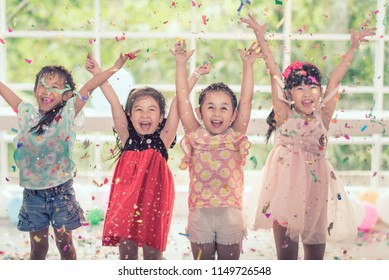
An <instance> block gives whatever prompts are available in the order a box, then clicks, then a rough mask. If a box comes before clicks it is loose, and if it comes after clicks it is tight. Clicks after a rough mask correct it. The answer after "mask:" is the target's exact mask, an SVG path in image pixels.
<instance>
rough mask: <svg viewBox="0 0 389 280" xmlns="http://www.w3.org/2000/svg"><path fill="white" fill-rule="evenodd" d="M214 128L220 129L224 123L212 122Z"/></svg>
mask: <svg viewBox="0 0 389 280" xmlns="http://www.w3.org/2000/svg"><path fill="white" fill-rule="evenodd" d="M211 123H212V126H213V127H215V128H219V127H221V126H222V124H223V122H222V121H211Z"/></svg>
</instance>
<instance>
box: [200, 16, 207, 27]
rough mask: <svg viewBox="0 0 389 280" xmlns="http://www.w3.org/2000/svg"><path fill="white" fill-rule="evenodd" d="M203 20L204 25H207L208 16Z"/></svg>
mask: <svg viewBox="0 0 389 280" xmlns="http://www.w3.org/2000/svg"><path fill="white" fill-rule="evenodd" d="M201 18H202V19H203V24H204V25H207V21H208V20H207V16H202V17H201Z"/></svg>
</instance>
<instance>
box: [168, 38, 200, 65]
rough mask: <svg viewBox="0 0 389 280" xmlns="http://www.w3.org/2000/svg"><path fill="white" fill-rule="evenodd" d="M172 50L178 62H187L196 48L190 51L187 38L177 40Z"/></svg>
mask: <svg viewBox="0 0 389 280" xmlns="http://www.w3.org/2000/svg"><path fill="white" fill-rule="evenodd" d="M170 52H171V53H172V55H173V56H174V58H175V59H176V62H177V63H179V62H185V63H186V62H187V61H188V59H189V58H190V57H191V56H192V54H193V53H194V50H191V51H190V52H188V51H187V50H186V42H185V40H182V41H179V42H177V43H176V44H175V46H174V51H173V50H170Z"/></svg>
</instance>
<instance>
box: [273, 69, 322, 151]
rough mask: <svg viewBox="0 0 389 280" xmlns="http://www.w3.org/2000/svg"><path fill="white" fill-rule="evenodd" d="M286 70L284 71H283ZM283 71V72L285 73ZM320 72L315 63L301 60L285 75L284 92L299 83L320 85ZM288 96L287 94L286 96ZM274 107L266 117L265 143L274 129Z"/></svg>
mask: <svg viewBox="0 0 389 280" xmlns="http://www.w3.org/2000/svg"><path fill="white" fill-rule="evenodd" d="M285 72H286V71H285ZM285 72H284V73H285ZM321 79H322V76H321V73H320V70H319V68H317V67H316V66H315V65H313V64H311V63H308V62H302V67H301V68H300V69H293V70H291V72H290V73H289V75H288V76H287V78H286V80H285V87H284V92H285V93H287V92H288V91H289V90H291V89H292V88H293V87H295V86H299V85H301V84H303V83H304V84H306V85H312V84H315V85H318V86H321ZM287 98H288V96H287ZM274 115H275V113H274V109H273V110H272V111H271V112H270V114H269V116H268V117H267V118H266V123H267V124H268V125H269V128H268V130H267V132H266V135H265V136H266V140H265V141H266V144H267V143H268V142H269V138H270V136H271V134H272V133H273V131H274V130H275V129H276V125H277V122H276V120H275V118H274Z"/></svg>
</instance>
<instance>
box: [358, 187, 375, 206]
mask: <svg viewBox="0 0 389 280" xmlns="http://www.w3.org/2000/svg"><path fill="white" fill-rule="evenodd" d="M377 197H378V192H376V191H372V190H367V191H364V192H362V193H360V194H359V199H360V200H362V201H368V202H371V203H373V204H375V203H376V200H377Z"/></svg>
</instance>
